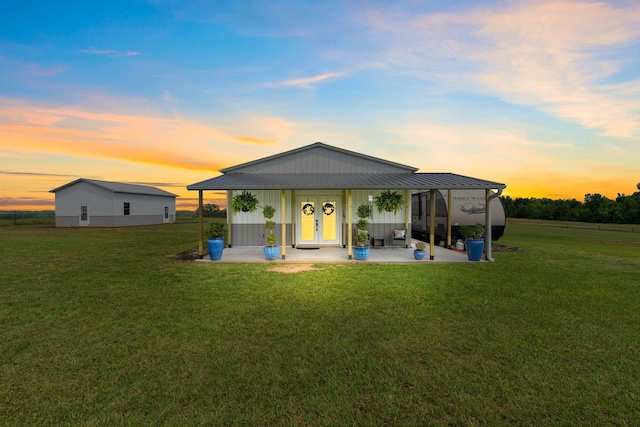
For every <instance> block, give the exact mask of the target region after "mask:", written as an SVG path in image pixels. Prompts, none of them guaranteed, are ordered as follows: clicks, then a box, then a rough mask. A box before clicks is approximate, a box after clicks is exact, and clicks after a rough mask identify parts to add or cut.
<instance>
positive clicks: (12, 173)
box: [0, 170, 75, 178]
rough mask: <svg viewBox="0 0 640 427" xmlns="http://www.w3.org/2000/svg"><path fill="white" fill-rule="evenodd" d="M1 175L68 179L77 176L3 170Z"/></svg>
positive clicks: (0, 172)
mask: <svg viewBox="0 0 640 427" xmlns="http://www.w3.org/2000/svg"><path fill="white" fill-rule="evenodd" d="M0 175H23V176H41V177H66V178H71V177H75V175H66V174H61V173H41V172H15V171H1V170H0Z"/></svg>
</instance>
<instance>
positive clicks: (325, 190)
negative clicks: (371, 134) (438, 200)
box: [187, 142, 506, 259]
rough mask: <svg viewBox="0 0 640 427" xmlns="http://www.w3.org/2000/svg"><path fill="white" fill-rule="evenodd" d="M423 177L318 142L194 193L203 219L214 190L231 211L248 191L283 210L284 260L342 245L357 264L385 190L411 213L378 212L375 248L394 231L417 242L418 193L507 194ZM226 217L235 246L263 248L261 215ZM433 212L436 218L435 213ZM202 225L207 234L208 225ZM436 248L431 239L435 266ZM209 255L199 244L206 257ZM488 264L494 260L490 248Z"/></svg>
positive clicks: (438, 176)
mask: <svg viewBox="0 0 640 427" xmlns="http://www.w3.org/2000/svg"><path fill="white" fill-rule="evenodd" d="M417 170H418V169H417V168H414V167H411V166H407V165H403V164H399V163H395V162H392V161H388V160H384V159H380V158H376V157H372V156H368V155H365V154H360V153H356V152H353V151H349V150H345V149H341V148H337V147H333V146H330V145H326V144H323V143H321V142H317V143H315V144H311V145H308V146H304V147H301V148H297V149H294V150H290V151H287V152H284V153H281V154H276V155H273V156H269V157H265V158H262V159H258V160H254V161H251V162H248V163H243V164H240V165H237V166H232V167H229V168H226V169H223V170H221V171H220V172H221V173H222V175H220V176H217V177H214V178H211V179H208V180H205V181H202V182H198V183H195V184H192V185H189V186H187V189H188V190H192V191H198V192H199V200H200V207H201V209H200V212H202V199H203V197H202V193H203V191H207V190H216V191H220V190H226V191H227V206H230V204H231V201H232V199H233V197H234V196H235V195H236V194H238V193H240V192H242V191H243V190H247V191H251V192H252V193H253V194H255V195H256V196H257V198H258V200H259V202H260V205H262V206H264V205H272V206H274V207H276V216H275V218H274V221H275V222H276V224H277V228H276V235H277V236H280V237H279V239H278V240H279V244H280V245H281V246H282V250H281V254H282V257H283V259H285V257H286V248H287V246H290V247H291V248H310V247H317V248H322V247H323V246H342V247H344V248H345V249H347V251H346V255H347V257H348V258H349V259H351V257H352V247H353V234H354V230H355V223H356V222H357V219H358V218H357V216H356V211H357V209H358V206H359V205H361V204H363V203H364V204H371V202H372V201H373V200H374V199H375V197H377V196H379V195H380V194H381V192H383V191H385V190H391V191H397V192H400V193H401V194H403V195H404V202H405V204H404V207H403V208H402V209H401V210H400V211H398V212H396V213H390V212H378V211H377V210H376V209H373V214H372V215H373V217H372V218H371V220H370V222H371V225H370V227H369V233H370V235H371V236H372V237H373V238H374V241H375V240H376V239H379V240H380V241H381V242H384V241H388V240H389V239H390V238H391V237H390V236H391V235H392V233H393V230H395V229H404V230H406V231H407V233H408V234H409V236H408V240H407V241H408V242H410V241H411V240H410V232H411V231H410V230H411V227H410V225H411V194H412V191H418V190H419V191H431V192H432V197H431V200H433V201H435V190H437V189H475V190H478V189H482V190H485V194H486V198H487V199H492V198H494V197H498V196H499V195H500V194H501V193H502V190H503V189H504V188H505V187H506V186H505V185H504V184H501V183H497V182H492V181H486V180H481V179H477V178H471V177H466V176H462V175H457V174H452V173H418V172H417ZM487 206H489V204H487ZM227 212H228V213H227V223H228V226H229V242H228V243H229V246H232V245H236V246H262V245H264V233H265V232H264V225H263V224H264V218H263V217H262V212H261V211H260V210H259V209H258V210H257V211H254V212H237V213H235V212H232V211H231V209H227ZM431 212H435V207H434V208H433V209H431ZM490 218H491V210H490V209H487V219H488V221H487V224H490V223H491V222H490ZM199 223H200V227H201V233H200V235H202V231H203V230H202V227H203V225H202V218H200V220H199ZM432 228H433V227H432ZM487 228H488V229H489V230H490V227H487ZM488 234H490V231H489V232H488ZM432 237H433V236H432ZM490 239H491V236H490V235H489V241H490ZM433 246H434V241H433V239H432V240H431V259H433V254H434V249H433ZM489 246H490V245H489ZM202 254H203V252H202V240H200V242H199V255H200V256H202ZM487 257H488V258H490V257H491V254H490V249H489V251H488V253H487Z"/></svg>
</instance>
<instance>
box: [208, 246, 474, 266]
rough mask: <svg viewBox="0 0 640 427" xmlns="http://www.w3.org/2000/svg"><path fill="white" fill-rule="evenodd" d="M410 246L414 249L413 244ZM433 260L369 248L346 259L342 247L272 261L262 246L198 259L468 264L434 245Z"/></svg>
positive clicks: (459, 255) (460, 256)
mask: <svg viewBox="0 0 640 427" xmlns="http://www.w3.org/2000/svg"><path fill="white" fill-rule="evenodd" d="M413 246H415V241H414V244H413ZM434 250H435V257H434V259H432V260H429V259H428V258H427V259H425V260H422V261H416V260H415V259H414V257H413V248H409V249H406V248H395V249H392V248H389V247H387V248H381V249H371V252H370V254H369V258H368V259H367V260H366V261H356V260H355V259H348V257H347V249H346V248H342V247H322V248H318V249H299V248H291V247H290V248H288V249H287V256H286V259H278V260H274V261H267V260H265V257H264V253H263V252H262V246H233V247H231V248H225V249H224V255H223V257H222V259H221V260H219V261H211V260H209V258H208V257H205V258H203V259H198V260H196V262H201V263H271V264H295V263H341V264H348V263H365V264H366V263H368V264H413V263H418V264H419V263H423V264H424V263H455V262H471V261H469V260H468V258H467V255H466V254H464V253H462V252H456V251H453V250H450V249H445V248H442V247H440V246H435V248H434Z"/></svg>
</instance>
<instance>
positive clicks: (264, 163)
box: [187, 142, 506, 190]
mask: <svg viewBox="0 0 640 427" xmlns="http://www.w3.org/2000/svg"><path fill="white" fill-rule="evenodd" d="M416 171H417V168H414V167H411V166H407V165H402V164H400V163H395V162H390V161H387V160H383V159H379V158H376V157H371V156H367V155H364V154H360V153H355V152H353V151H349V150H344V149H341V148H337V147H332V146H330V145H326V144H323V143H321V142H316V143H315V144H311V145H307V146H305V147H301V148H298V149H295V150H290V151H286V152H284V153H281V154H276V155H274V156H269V157H265V158H263V159H258V160H254V161H252V162H247V163H243V164H240V165H237V166H232V167H229V168H226V169H222V170H221V171H220V172H222V173H223V175H221V176H217V177H214V178H211V179H207V180H205V181H201V182H198V183H195V184H191V185H189V186H187V189H188V190H249V189H251V190H295V189H305V190H322V189H345V188H353V189H357V188H362V189H364V188H367V189H415V190H417V189H420V190H424V189H432V188H433V189H444V188H451V189H454V188H455V189H465V190H471V189H500V188H505V187H506V185H504V184H501V183H498V182H493V181H487V180H483V179H478V178H472V177H468V176H463V175H457V174H452V173H416Z"/></svg>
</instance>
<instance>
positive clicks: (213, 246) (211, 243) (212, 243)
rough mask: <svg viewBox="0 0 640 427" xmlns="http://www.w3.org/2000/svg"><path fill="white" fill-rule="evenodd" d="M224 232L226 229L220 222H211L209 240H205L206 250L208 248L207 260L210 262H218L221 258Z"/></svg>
mask: <svg viewBox="0 0 640 427" xmlns="http://www.w3.org/2000/svg"><path fill="white" fill-rule="evenodd" d="M225 231H226V227H225V224H224V223H222V222H218V221H216V222H212V223H211V225H210V226H209V239H207V248H209V258H210V259H211V260H212V261H218V260H220V259H221V258H222V251H223V249H224V236H225Z"/></svg>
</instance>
